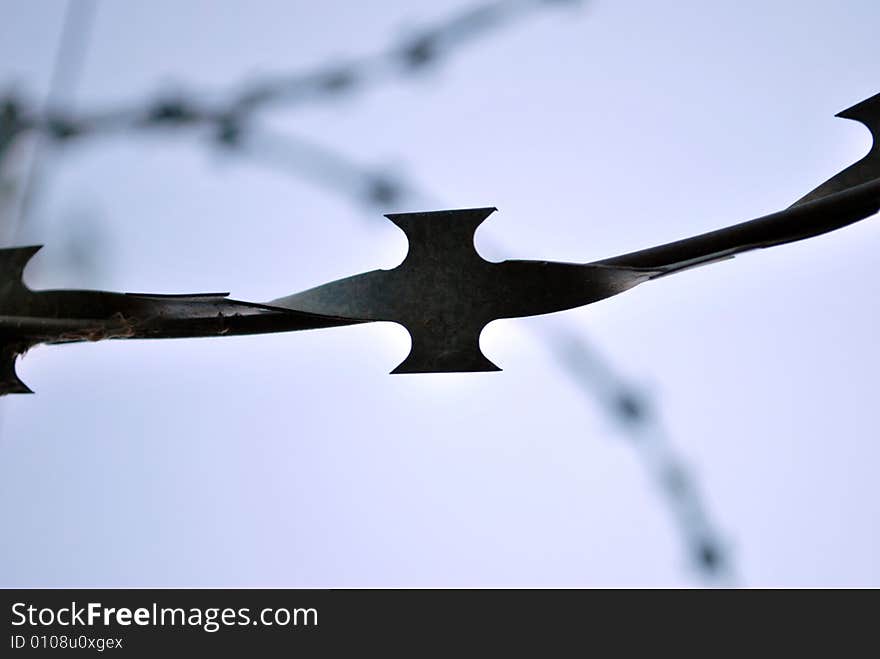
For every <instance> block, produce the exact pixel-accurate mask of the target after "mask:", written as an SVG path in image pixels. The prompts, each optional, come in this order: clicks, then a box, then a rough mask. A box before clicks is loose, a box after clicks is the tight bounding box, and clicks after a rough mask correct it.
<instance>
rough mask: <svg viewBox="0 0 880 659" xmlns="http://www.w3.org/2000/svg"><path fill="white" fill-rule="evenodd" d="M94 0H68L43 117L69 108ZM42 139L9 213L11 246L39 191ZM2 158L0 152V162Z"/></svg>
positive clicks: (41, 136)
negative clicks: (63, 107) (66, 107)
mask: <svg viewBox="0 0 880 659" xmlns="http://www.w3.org/2000/svg"><path fill="white" fill-rule="evenodd" d="M96 8H97V4H96V0H68V2H67V7H66V9H65V11H64V19H63V21H62V24H61V35H60V37H59V41H58V49H57V50H56V51H55V62H54V64H53V66H52V75H51V77H50V79H49V89H48V91H47V93H46V100H45V102H44V111H43V114H44V116H51V115H52V114H54V113H56V112H58V111H59V110H60V108H61V107H62V104H64V105H68V106H69V105H70V104H71V100H70V99H71V96H72V95H73V93H74V91H75V89H76V86H77V84H78V82H79V78H80V76H81V74H82V70H83V65H84V63H85V55H86V51H87V49H88V41H89V36H90V35H91V32H92V26H93V24H94V18H95V12H96ZM46 137H47V136H46V135H45V134H43V133H42V132H37V134H36V135H35V136H34V144H33V147H32V152H31V156H30V160H29V162H28V164H27V169H26V172H25V175H24V178H23V180H22V183H21V186H20V190H19V191H18V199H17V202H15V204H14V209H13V211H12V213H11V220H10V227H9V229H8V232H9V235H10V238H11V240H12V242H15V241H16V240H17V239H18V237H19V235H20V233H21V231H22V229H23V228H24V225H25V223H26V221H27V214H28V211H29V209H30V205H31V201H32V199H33V197H34V195H35V192H36V190H37V189H38V188H39V185H40V179H41V177H42V175H43V165H44V158H43V155H44V151H45V149H46ZM2 157H3V154H2V152H0V159H2Z"/></svg>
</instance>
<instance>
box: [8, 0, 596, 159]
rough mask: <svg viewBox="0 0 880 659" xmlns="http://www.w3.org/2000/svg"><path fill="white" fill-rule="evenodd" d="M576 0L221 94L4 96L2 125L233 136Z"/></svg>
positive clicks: (479, 17)
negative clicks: (47, 100)
mask: <svg viewBox="0 0 880 659" xmlns="http://www.w3.org/2000/svg"><path fill="white" fill-rule="evenodd" d="M579 2H580V0H496V1H495V2H488V3H485V4H482V5H478V6H475V7H471V8H468V9H465V10H463V11H462V12H460V13H458V14H456V15H454V16H452V17H450V18H448V19H447V20H446V21H443V22H440V23H437V24H435V25H432V26H427V27H423V28H419V29H415V30H414V31H413V32H412V34H410V35H408V36H406V37H404V38H403V39H401V40H400V41H399V42H397V43H394V44H392V45H391V46H390V47H389V48H387V49H386V50H384V51H382V52H380V53H377V54H374V55H368V56H365V57H361V58H355V59H351V60H349V61H348V62H345V63H341V64H333V65H330V66H327V67H322V68H318V69H316V70H312V71H307V72H304V73H299V74H293V75H278V76H273V77H264V78H263V79H262V80H257V81H254V80H249V81H245V82H242V83H239V84H238V85H237V86H236V87H234V88H233V89H232V90H227V91H225V92H222V93H207V92H202V91H199V90H189V89H185V90H178V91H175V92H170V93H169V92H164V93H159V94H157V95H156V96H155V97H154V98H150V99H147V100H143V101H139V102H134V103H130V104H127V105H123V106H122V107H119V108H113V109H108V110H104V111H98V112H91V113H71V112H64V111H62V110H61V109H60V108H57V107H52V108H49V109H48V111H46V112H42V113H40V112H38V111H37V110H35V109H34V108H33V107H31V106H30V105H28V104H27V103H26V102H25V101H24V99H22V98H19V97H16V96H15V95H7V97H6V98H5V99H4V101H3V102H2V103H0V106H2V116H3V117H5V121H6V123H7V125H6V130H7V131H8V130H10V129H11V130H12V131H13V133H16V134H17V133H23V132H40V133H45V134H46V135H48V136H49V137H50V138H52V139H54V140H56V141H66V140H70V139H73V138H77V137H84V136H90V135H95V134H98V133H101V134H112V133H118V132H126V131H130V130H144V129H151V128H162V127H180V126H208V127H211V128H213V129H214V130H215V136H216V138H217V139H218V140H220V141H230V140H234V139H235V135H236V134H237V132H238V131H239V130H240V127H241V125H242V124H243V123H245V122H246V121H247V120H248V119H249V118H251V117H253V116H254V115H255V113H257V112H258V111H259V110H262V109H265V108H268V107H270V106H273V105H280V104H284V105H286V106H295V105H300V104H304V103H310V102H315V101H319V100H321V99H330V98H336V97H339V96H341V95H343V94H346V93H352V92H355V91H357V90H364V89H366V88H367V87H370V86H375V85H377V84H379V83H381V82H383V81H392V80H395V79H397V78H399V77H400V76H402V75H406V74H409V73H416V72H419V71H422V70H424V69H427V68H429V67H430V66H432V65H437V64H439V63H440V62H441V61H442V60H444V59H448V58H450V57H451V56H452V55H453V54H454V53H455V52H456V51H457V50H459V49H461V48H463V47H464V46H466V45H467V44H469V43H472V42H474V41H476V40H478V39H479V38H481V37H485V36H487V35H489V34H491V33H492V32H493V31H497V30H498V29H500V28H502V27H504V26H506V25H509V24H511V23H513V22H514V21H515V20H517V19H523V18H525V17H526V16H528V15H530V14H532V13H534V12H535V11H537V10H540V9H545V8H548V7H553V6H562V5H574V4H578V3H579ZM0 132H2V131H0Z"/></svg>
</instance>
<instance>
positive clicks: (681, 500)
mask: <svg viewBox="0 0 880 659" xmlns="http://www.w3.org/2000/svg"><path fill="white" fill-rule="evenodd" d="M72 2H76V0H72ZM571 3H572V0H500V1H498V2H491V3H487V4H484V5H480V6H478V7H476V8H472V9H468V10H466V11H464V12H462V13H460V14H458V15H456V16H454V17H453V18H451V19H449V20H447V21H446V22H444V23H441V24H438V25H435V26H433V27H429V28H425V29H422V30H419V31H416V32H415V33H413V34H412V35H410V36H408V37H407V38H405V39H403V40H402V41H400V42H399V43H397V44H394V45H393V46H392V47H391V48H389V49H387V50H386V51H385V52H383V53H380V54H379V55H376V56H372V57H366V58H362V59H358V60H354V61H351V62H349V63H346V64H340V65H335V66H330V67H326V68H322V69H319V70H317V71H314V72H311V73H306V74H302V75H294V76H279V77H275V78H266V79H263V80H259V81H256V82H251V83H248V84H245V85H242V86H241V88H240V90H239V91H237V92H235V93H232V94H229V95H228V97H227V99H226V100H225V101H223V102H210V101H208V100H205V99H204V98H202V96H201V95H199V94H196V93H192V94H190V93H177V94H175V95H172V96H168V95H162V96H159V97H157V98H155V99H153V100H149V101H147V102H145V103H139V104H133V105H131V106H129V107H128V108H123V109H119V110H111V111H107V112H102V113H92V114H74V113H71V112H68V111H63V110H62V109H61V108H60V107H58V106H57V105H55V104H54V103H53V104H48V105H47V111H46V112H44V113H43V114H28V109H27V108H25V107H24V104H23V102H22V101H21V99H17V98H13V97H9V98H7V99H6V101H5V102H4V103H2V104H0V149H2V146H3V144H4V140H6V142H7V143H9V142H11V141H12V140H13V139H14V137H15V136H16V135H18V134H20V133H22V132H34V131H36V132H38V133H42V134H44V135H46V136H47V137H49V138H50V139H52V140H54V141H56V142H66V141H68V140H73V139H74V138H81V137H86V136H91V135H96V134H106V133H115V132H122V133H125V132H128V131H131V130H143V129H151V128H153V129H155V128H171V127H183V128H186V127H201V128H204V127H208V128H210V129H211V130H212V131H213V132H212V133H211V135H212V138H213V139H214V141H215V143H217V144H218V145H220V146H222V147H223V148H224V149H225V150H227V151H228V152H230V153H233V154H237V155H242V156H247V157H248V158H251V159H254V160H256V161H258V162H260V163H262V164H264V165H268V166H271V167H273V168H276V169H278V168H280V169H283V170H285V171H288V172H290V173H292V174H294V175H296V176H298V177H302V178H306V179H309V180H312V181H314V182H316V183H318V184H320V185H322V186H323V187H325V188H327V189H329V190H330V191H331V192H333V193H334V194H340V195H344V196H345V197H347V198H349V199H352V200H354V201H355V202H356V203H358V204H360V205H365V206H367V207H369V208H370V209H371V210H380V211H382V212H387V211H388V209H389V208H398V209H400V208H403V207H404V206H405V205H407V204H410V205H412V204H416V205H419V204H424V205H425V206H426V207H427V206H432V207H439V205H441V204H438V203H437V201H436V200H434V199H432V198H430V197H429V196H427V195H425V194H424V193H423V192H420V191H419V190H418V189H417V188H415V187H413V186H411V185H410V184H408V183H405V182H404V181H403V180H402V179H401V178H400V177H399V176H396V175H393V174H391V173H389V172H387V171H384V170H381V169H378V168H370V167H365V166H363V165H360V164H358V163H355V162H353V161H351V160H350V159H349V158H347V157H346V156H344V155H341V154H339V153H337V152H335V151H333V150H332V149H329V148H326V147H324V146H321V145H320V144H317V143H316V142H314V141H312V140H304V139H299V138H294V137H292V136H289V135H278V134H274V133H271V132H268V131H266V130H265V129H264V128H263V127H260V126H257V125H256V122H255V117H254V115H255V113H256V112H257V111H258V110H260V109H263V108H266V107H268V106H270V105H275V104H287V105H295V104H299V103H304V102H311V101H316V100H319V99H322V98H332V97H338V96H340V95H341V94H343V93H347V92H352V91H354V90H357V89H363V88H365V87H366V86H368V85H369V84H375V83H377V82H379V81H382V80H386V79H392V78H394V77H397V76H400V75H401V74H402V73H406V72H410V71H419V70H422V69H424V68H426V67H427V66H429V65H432V64H436V63H438V62H439V61H441V60H442V59H443V58H444V57H448V56H449V55H451V54H452V53H453V52H454V51H455V50H456V49H458V48H459V47H461V46H463V45H465V44H466V43H468V42H470V41H473V40H475V39H476V38H477V37H480V36H483V35H485V34H487V33H488V32H489V31H490V30H492V29H495V28H498V27H500V26H502V25H504V24H506V23H509V22H510V21H512V20H513V19H515V18H518V17H522V16H524V15H526V13H527V12H528V11H531V10H534V9H536V8H540V7H544V6H549V5H561V4H571ZM67 75H68V76H69V75H71V74H70V73H68V74H67ZM4 118H5V121H4ZM4 131H5V132H4ZM0 156H2V151H0ZM552 338H553V340H551V341H549V344H550V345H551V347H552V349H553V350H554V351H555V352H556V354H557V356H559V358H560V360H559V362H560V366H561V367H562V368H563V369H564V370H565V371H566V372H567V373H569V374H570V376H571V377H572V378H573V379H574V381H575V382H576V383H577V385H578V386H579V388H580V389H581V391H582V392H583V393H584V394H585V395H587V396H589V397H590V399H591V400H593V401H598V403H599V404H600V407H601V409H602V410H603V412H604V413H605V414H606V416H607V417H608V418H610V419H612V420H613V421H614V422H615V424H616V426H617V427H618V428H619V429H620V430H621V432H623V433H625V434H626V436H627V437H629V438H630V440H631V445H632V446H633V447H634V448H635V449H636V450H637V452H638V454H639V456H640V457H641V460H642V462H643V465H644V466H645V468H646V469H647V470H648V471H649V472H650V474H651V476H652V477H653V479H654V480H655V482H656V483H657V484H658V485H659V487H660V490H661V491H662V492H663V494H664V495H665V498H666V500H667V502H668V505H669V507H670V509H671V511H672V513H673V515H674V517H675V519H676V520H677V523H678V526H679V530H680V533H681V535H682V537H683V539H684V542H685V545H686V547H687V549H688V554H689V556H690V557H691V560H692V562H693V564H694V565H695V566H696V568H697V569H698V571H699V573H700V575H701V576H702V577H703V578H705V579H708V580H711V581H712V582H714V583H719V582H724V581H729V580H731V579H733V578H734V576H735V569H734V566H733V561H732V558H731V556H730V554H729V552H728V551H727V546H726V543H724V542H723V540H722V539H721V538H720V536H719V534H718V532H717V531H716V530H715V527H714V525H713V524H712V522H711V519H710V517H709V515H708V513H707V512H706V508H705V506H704V504H703V502H702V497H701V495H700V492H699V490H698V488H697V486H696V482H695V479H694V478H693V476H691V474H690V471H689V469H688V468H687V466H686V465H685V463H684V462H683V461H682V460H681V459H680V458H679V457H678V456H677V454H676V451H675V449H674V447H673V446H672V444H671V442H670V441H669V438H668V436H667V435H666V432H665V430H664V428H663V426H662V424H661V422H660V420H659V418H658V415H657V414H656V412H655V411H654V409H653V407H652V406H651V404H650V401H649V400H648V397H647V396H646V395H645V394H644V393H643V392H641V391H639V390H638V389H636V388H634V387H632V386H629V385H628V383H627V382H626V381H625V380H624V379H623V378H621V377H619V376H618V375H617V374H616V373H615V372H614V370H613V369H612V368H611V367H610V366H609V364H607V363H606V362H605V361H604V360H603V359H602V358H601V357H600V355H599V353H598V352H597V351H596V349H595V348H593V347H591V346H590V345H589V344H588V343H587V341H586V339H584V337H583V336H582V334H581V333H580V332H578V333H574V332H572V331H571V330H562V329H557V330H556V331H555V333H554V336H553V337H552Z"/></svg>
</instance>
